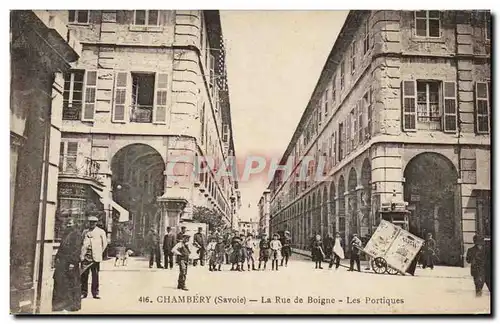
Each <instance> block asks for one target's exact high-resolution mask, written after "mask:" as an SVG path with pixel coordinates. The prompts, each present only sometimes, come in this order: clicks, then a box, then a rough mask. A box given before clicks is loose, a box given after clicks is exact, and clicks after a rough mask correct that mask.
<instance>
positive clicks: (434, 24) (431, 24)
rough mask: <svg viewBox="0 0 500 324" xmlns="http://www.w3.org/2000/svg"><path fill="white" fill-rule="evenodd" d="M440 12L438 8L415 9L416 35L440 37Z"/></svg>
mask: <svg viewBox="0 0 500 324" xmlns="http://www.w3.org/2000/svg"><path fill="white" fill-rule="evenodd" d="M439 16H440V13H439V11H437V10H419V11H415V29H416V35H417V36H420V37H440V30H439V29H440V18H439Z"/></svg>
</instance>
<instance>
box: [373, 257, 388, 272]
mask: <svg viewBox="0 0 500 324" xmlns="http://www.w3.org/2000/svg"><path fill="white" fill-rule="evenodd" d="M372 269H373V271H374V272H375V273H378V274H381V273H384V272H385V271H386V270H387V262H386V261H385V260H384V258H381V257H378V258H375V259H373V260H372Z"/></svg>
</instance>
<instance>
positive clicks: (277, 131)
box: [221, 11, 348, 219]
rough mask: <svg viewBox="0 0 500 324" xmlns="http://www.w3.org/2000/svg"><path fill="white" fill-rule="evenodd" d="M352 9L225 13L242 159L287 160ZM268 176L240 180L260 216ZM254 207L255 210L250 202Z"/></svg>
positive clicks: (248, 214) (246, 201)
mask: <svg viewBox="0 0 500 324" xmlns="http://www.w3.org/2000/svg"><path fill="white" fill-rule="evenodd" d="M347 13H348V12H347V11H221V24H222V33H223V35H224V42H225V47H226V66H227V70H228V72H227V73H228V85H229V96H230V105H231V117H232V124H233V137H234V142H235V151H236V158H237V159H238V160H239V161H241V160H242V159H245V158H246V157H248V156H249V155H259V156H264V157H266V158H267V159H269V158H277V159H279V158H281V156H282V155H283V153H284V152H285V150H286V148H287V146H288V143H289V142H290V139H291V138H292V135H293V133H294V131H295V129H296V127H297V124H298V122H299V120H300V117H301V116H302V113H303V112H304V110H305V108H306V106H307V103H308V102H309V99H310V97H311V94H312V92H313V90H314V87H315V86H316V83H317V81H318V78H319V75H320V73H321V70H322V69H323V66H324V65H325V62H326V59H327V57H328V54H329V53H330V51H331V49H332V47H333V44H334V42H335V39H336V38H337V35H338V33H339V32H340V29H341V28H342V25H343V24H344V21H345V18H346V16H347ZM268 184H269V180H268V179H267V177H259V178H255V177H254V178H252V177H251V178H250V181H247V182H242V181H240V183H239V187H240V190H241V196H242V201H243V205H244V208H242V210H241V211H242V212H240V217H241V218H243V219H249V218H252V219H253V218H256V217H257V214H258V209H257V203H258V201H259V199H260V197H261V195H262V193H263V191H264V190H265V189H266V188H267V185H268ZM248 205H250V208H249V206H248Z"/></svg>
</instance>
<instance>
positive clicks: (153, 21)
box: [134, 10, 160, 26]
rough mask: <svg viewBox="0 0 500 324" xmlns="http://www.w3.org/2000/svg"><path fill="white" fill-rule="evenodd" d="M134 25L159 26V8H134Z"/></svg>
mask: <svg viewBox="0 0 500 324" xmlns="http://www.w3.org/2000/svg"><path fill="white" fill-rule="evenodd" d="M134 25H137V26H159V25H160V15H159V11H158V10H134Z"/></svg>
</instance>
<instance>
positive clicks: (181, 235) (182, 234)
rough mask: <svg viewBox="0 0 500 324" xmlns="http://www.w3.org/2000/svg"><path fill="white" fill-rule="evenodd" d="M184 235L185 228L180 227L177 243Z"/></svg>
mask: <svg viewBox="0 0 500 324" xmlns="http://www.w3.org/2000/svg"><path fill="white" fill-rule="evenodd" d="M184 235H186V226H181V231H180V232H179V233H177V242H180V241H182V240H183V237H184Z"/></svg>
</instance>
